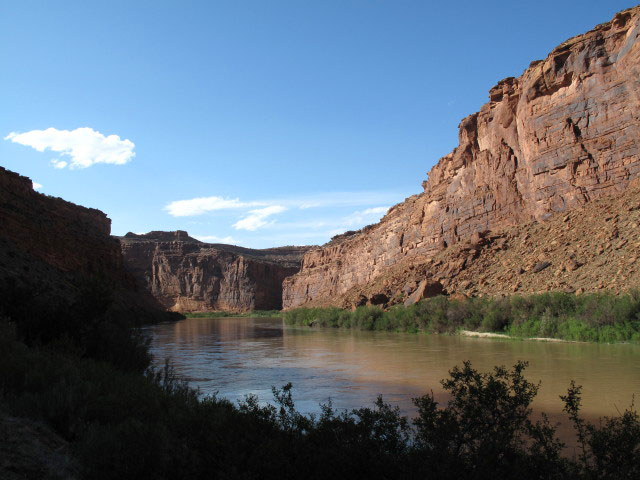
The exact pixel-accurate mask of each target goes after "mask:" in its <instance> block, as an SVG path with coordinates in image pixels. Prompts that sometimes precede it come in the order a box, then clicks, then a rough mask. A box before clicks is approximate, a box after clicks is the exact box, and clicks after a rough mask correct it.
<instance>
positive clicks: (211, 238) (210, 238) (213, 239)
mask: <svg viewBox="0 0 640 480" xmlns="http://www.w3.org/2000/svg"><path fill="white" fill-rule="evenodd" d="M192 237H193V238H195V239H197V240H200V241H201V242H205V243H230V244H235V243H238V242H237V241H236V240H235V239H234V238H233V237H231V236H227V237H218V236H216V235H192Z"/></svg>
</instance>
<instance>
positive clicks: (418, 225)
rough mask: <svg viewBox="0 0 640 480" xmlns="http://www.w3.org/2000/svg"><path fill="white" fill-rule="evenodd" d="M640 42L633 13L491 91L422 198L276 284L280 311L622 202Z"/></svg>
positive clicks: (638, 100) (630, 159)
mask: <svg viewBox="0 0 640 480" xmlns="http://www.w3.org/2000/svg"><path fill="white" fill-rule="evenodd" d="M639 33H640V7H635V8H633V9H629V10H626V11H624V12H620V13H618V14H617V15H616V16H615V17H614V18H613V19H612V20H611V21H610V22H608V23H604V24H602V25H599V26H597V27H596V28H594V29H593V30H591V31H590V32H587V33H585V34H583V35H579V36H577V37H574V38H572V39H570V40H567V41H566V42H564V43H563V44H561V45H560V46H558V47H557V48H556V49H554V50H553V51H552V52H551V53H550V54H549V55H548V57H547V58H546V59H545V60H539V61H534V62H532V63H531V65H530V66H529V68H527V69H526V70H525V72H524V73H523V74H522V75H521V76H520V77H518V78H506V79H504V80H502V81H500V82H498V84H497V85H496V86H495V87H493V88H492V89H491V90H490V92H489V103H487V104H485V105H484V106H483V107H482V109H481V110H480V112H478V113H475V114H473V115H470V116H469V117H467V118H465V119H464V120H462V122H461V124H460V127H459V146H458V147H457V148H456V149H454V150H453V152H451V153H450V154H448V155H446V156H445V157H443V158H441V159H440V160H439V162H438V163H437V165H436V166H434V167H433V168H432V170H431V171H430V172H429V174H428V180H426V181H425V182H423V187H424V193H421V194H419V195H414V196H412V197H409V198H408V199H406V200H405V201H404V202H403V203H401V204H398V205H396V206H395V207H393V208H392V209H391V210H390V211H389V213H388V214H387V215H386V216H385V217H384V218H383V219H382V220H381V221H380V223H378V224H376V225H373V226H370V227H367V228H365V229H363V230H362V231H360V232H357V233H355V234H352V235H349V236H346V237H345V236H343V237H339V238H337V239H335V240H334V241H332V242H329V243H328V244H326V245H324V246H323V247H321V248H319V249H315V250H312V251H310V252H308V253H307V254H306V255H305V257H304V260H303V265H302V269H301V271H300V273H298V274H297V275H294V276H293V277H291V278H289V279H287V280H286V281H285V284H284V292H283V303H284V307H285V308H292V307H297V306H300V305H305V304H340V302H342V301H343V299H344V298H343V297H344V295H345V294H346V293H347V292H348V291H350V290H351V289H357V288H358V287H364V286H366V285H369V284H372V283H374V282H375V280H376V279H377V278H379V277H381V276H383V275H385V273H386V272H388V271H389V269H391V268H394V267H395V266H397V265H399V264H402V265H407V266H409V265H411V264H412V263H415V264H418V263H420V264H423V263H424V262H425V261H426V260H425V259H429V258H433V257H434V256H436V255H437V254H438V253H439V252H441V251H442V250H443V249H446V248H452V247H453V246H454V245H456V244H460V243H461V242H465V241H467V240H469V239H471V237H472V236H473V235H474V234H480V233H481V232H482V233H484V232H492V231H497V230H501V229H505V228H508V227H510V226H513V225H518V224H524V223H530V222H532V221H536V222H540V221H544V220H546V219H548V218H550V217H551V216H552V215H553V214H554V213H557V212H565V211H569V210H573V209H575V208H577V207H580V206H582V205H584V204H586V203H588V202H590V201H592V200H594V199H597V198H599V197H604V196H610V195H620V194H621V193H622V192H624V191H625V190H626V188H627V186H628V185H629V182H630V181H632V180H633V179H634V178H636V177H637V176H638V173H639V172H640V150H639V145H640V124H639V116H640V108H639V106H640V105H639V104H640V42H639V41H638V34H639ZM410 294H411V292H408V295H410Z"/></svg>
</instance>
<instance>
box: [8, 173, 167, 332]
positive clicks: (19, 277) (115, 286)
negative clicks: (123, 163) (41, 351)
mask: <svg viewBox="0 0 640 480" xmlns="http://www.w3.org/2000/svg"><path fill="white" fill-rule="evenodd" d="M110 230H111V220H109V218H107V216H106V215H105V214H104V213H103V212H101V211H100V210H96V209H92V208H85V207H82V206H79V205H75V204H73V203H70V202H67V201H65V200H62V199H61V198H55V197H50V196H47V195H43V194H41V193H37V192H35V191H34V190H33V187H32V182H31V180H30V179H29V178H26V177H23V176H21V175H18V174H17V173H14V172H10V171H8V170H6V169H4V168H2V167H0V311H2V308H3V305H5V304H10V303H11V302H12V301H14V298H13V297H14V296H15V295H17V294H20V295H26V296H27V297H30V298H34V299H36V300H37V301H38V302H40V303H42V304H43V305H48V306H50V307H51V308H52V309H55V307H56V306H57V305H61V304H71V303H73V302H74V301H76V300H78V298H79V296H81V295H82V287H83V285H86V283H87V281H91V282H93V281H96V282H98V283H99V284H100V285H101V286H102V288H104V292H105V294H106V295H108V296H110V297H112V301H111V302H110V304H109V306H108V313H109V314H113V315H114V316H115V317H118V316H128V317H131V318H133V319H134V320H135V321H139V322H153V321H161V320H165V319H168V318H170V316H168V315H166V314H165V312H163V311H162V309H161V307H160V305H159V304H158V303H157V302H156V301H155V300H154V299H153V298H152V297H151V296H149V295H148V294H147V293H146V292H145V291H144V290H138V288H137V285H136V282H135V279H134V278H133V276H132V275H131V274H129V273H128V272H127V271H126V270H125V268H124V264H123V258H122V253H121V251H120V243H119V241H118V239H117V238H115V237H112V236H111V235H110ZM44 314H46V312H43V315H44Z"/></svg>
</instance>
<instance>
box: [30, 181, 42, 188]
mask: <svg viewBox="0 0 640 480" xmlns="http://www.w3.org/2000/svg"><path fill="white" fill-rule="evenodd" d="M31 184H32V185H33V189H34V190H39V189H41V188H42V185H41V184H39V183H38V182H34V181H32V182H31Z"/></svg>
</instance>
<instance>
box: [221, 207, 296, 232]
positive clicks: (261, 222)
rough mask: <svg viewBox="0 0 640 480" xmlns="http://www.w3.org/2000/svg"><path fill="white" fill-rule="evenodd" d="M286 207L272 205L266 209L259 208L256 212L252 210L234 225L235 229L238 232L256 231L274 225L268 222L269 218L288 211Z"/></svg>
mask: <svg viewBox="0 0 640 480" xmlns="http://www.w3.org/2000/svg"><path fill="white" fill-rule="evenodd" d="M286 209H287V208H286V207H283V206H282V205H271V206H269V207H265V208H258V209H256V210H250V211H249V214H248V215H247V216H246V217H244V218H242V219H240V220H238V221H237V222H236V223H234V224H233V228H235V229H236V230H249V231H255V230H257V229H259V228H262V227H264V226H266V225H269V224H272V223H273V222H274V221H273V220H271V221H268V220H267V218H268V217H270V216H272V215H275V214H277V213H282V212H284V211H285V210H286Z"/></svg>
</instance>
